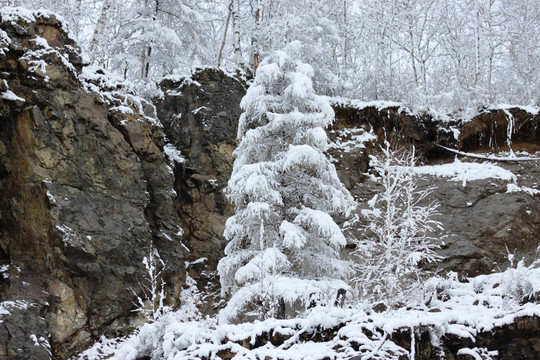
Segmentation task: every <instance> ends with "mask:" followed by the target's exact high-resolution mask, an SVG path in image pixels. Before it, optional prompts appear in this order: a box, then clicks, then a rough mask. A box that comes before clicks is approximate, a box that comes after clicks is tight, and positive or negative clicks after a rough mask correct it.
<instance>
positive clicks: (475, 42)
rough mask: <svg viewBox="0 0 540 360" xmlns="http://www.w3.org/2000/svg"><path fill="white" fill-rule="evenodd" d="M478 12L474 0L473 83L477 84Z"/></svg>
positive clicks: (478, 50) (478, 58)
mask: <svg viewBox="0 0 540 360" xmlns="http://www.w3.org/2000/svg"><path fill="white" fill-rule="evenodd" d="M479 16H480V15H479V14H478V0H474V85H475V86H476V85H478V81H479V80H480V64H479V62H480V48H479V47H480V31H479V29H478V27H479V24H478V22H479V19H478V18H479Z"/></svg>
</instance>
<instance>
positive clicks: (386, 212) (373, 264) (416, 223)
mask: <svg viewBox="0 0 540 360" xmlns="http://www.w3.org/2000/svg"><path fill="white" fill-rule="evenodd" d="M381 150H382V154H381V156H379V157H376V156H373V155H372V156H371V161H370V166H371V167H372V168H373V170H374V171H375V173H376V174H377V176H378V179H377V180H378V181H379V182H380V183H381V185H382V190H381V191H380V193H378V194H376V195H375V196H374V197H373V198H372V199H371V200H370V201H368V206H369V208H368V209H364V210H362V211H361V215H362V217H363V221H364V223H365V224H366V225H365V226H364V227H363V231H364V234H365V237H363V238H362V239H359V240H357V241H356V245H357V250H356V255H357V256H358V262H357V264H356V265H355V267H356V270H357V271H358V273H359V275H358V277H357V278H356V279H355V281H354V282H355V284H356V285H357V287H358V289H359V290H360V294H359V295H360V297H361V298H362V299H367V300H371V301H379V300H381V301H384V302H386V303H387V305H389V306H393V305H396V304H398V303H399V302H407V301H409V302H411V301H414V299H413V298H414V296H413V295H414V294H415V292H417V291H418V290H419V286H420V285H421V284H422V280H423V279H424V278H426V277H427V275H428V272H427V271H425V270H423V269H422V268H421V267H420V266H419V265H421V264H425V263H436V262H438V261H440V260H442V257H441V256H440V255H438V254H437V253H436V252H435V250H436V249H438V248H440V245H441V244H443V239H444V237H445V236H444V235H441V233H442V231H443V228H442V224H441V222H439V221H437V220H436V219H435V217H436V216H437V215H438V211H437V209H438V207H439V204H438V203H437V202H435V201H430V200H429V199H428V197H429V195H430V194H431V192H432V191H433V188H430V187H428V188H422V189H421V188H419V186H418V175H416V174H415V172H414V166H415V161H416V159H415V156H414V151H413V152H412V153H407V152H403V151H401V150H395V149H391V148H390V144H389V143H388V142H385V146H384V147H381ZM351 223H354V221H352V222H351Z"/></svg>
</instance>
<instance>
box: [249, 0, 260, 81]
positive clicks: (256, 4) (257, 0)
mask: <svg viewBox="0 0 540 360" xmlns="http://www.w3.org/2000/svg"><path fill="white" fill-rule="evenodd" d="M253 4H254V6H253V7H254V9H253V12H254V15H255V31H254V32H253V35H252V36H251V46H252V48H253V73H256V72H257V68H258V67H259V53H260V51H259V34H260V30H261V3H260V0H253Z"/></svg>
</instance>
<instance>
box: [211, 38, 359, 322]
mask: <svg viewBox="0 0 540 360" xmlns="http://www.w3.org/2000/svg"><path fill="white" fill-rule="evenodd" d="M298 53H299V44H298V43H292V44H291V45H289V46H288V48H287V50H286V52H285V51H277V52H275V53H273V54H272V55H271V56H269V57H268V58H266V59H265V60H264V61H263V62H262V63H261V65H260V67H259V69H258V71H257V75H256V77H255V80H254V83H253V84H252V85H251V86H250V88H249V89H248V91H247V94H246V96H245V97H244V98H243V99H242V102H241V106H242V109H243V110H244V113H243V114H242V116H241V117H240V123H239V129H238V138H240V139H241V142H240V144H239V146H238V148H237V149H236V151H235V154H236V156H237V159H236V160H235V162H234V167H233V173H232V176H231V179H230V181H229V184H228V187H227V192H228V197H229V199H230V200H231V201H232V202H233V203H234V204H235V205H236V213H235V214H234V215H233V216H231V217H230V218H229V219H228V220H227V223H226V228H225V237H226V238H227V239H228V240H229V243H228V245H227V247H226V249H225V254H226V256H225V257H224V258H223V259H222V260H221V261H220V262H219V265H218V271H219V275H220V277H221V285H222V295H223V296H232V297H231V298H230V300H229V302H228V305H227V307H226V308H225V309H224V310H223V311H222V314H221V319H222V321H227V320H228V319H231V318H235V317H236V316H237V315H238V313H239V312H240V311H242V312H249V310H250V309H251V310H253V309H255V312H254V313H252V315H254V316H255V317H259V318H265V317H272V316H278V315H279V316H283V315H284V309H283V308H284V306H287V309H288V310H287V313H290V312H291V311H292V310H290V309H291V305H292V304H295V306H297V307H298V306H300V305H304V306H305V305H306V304H309V303H313V302H316V301H318V300H323V299H324V298H325V297H335V295H336V292H337V290H339V289H340V288H346V287H347V285H346V284H345V283H344V282H343V281H341V280H340V279H342V278H345V277H346V276H347V275H348V274H349V272H350V266H349V264H348V263H347V262H345V261H342V260H340V257H339V249H340V247H342V246H343V245H345V237H344V236H343V234H342V232H341V229H340V228H339V226H338V225H337V224H336V223H335V222H334V220H333V219H332V217H331V216H332V215H333V214H338V213H341V214H348V213H349V211H350V210H351V209H352V208H353V199H352V197H351V195H350V194H349V192H348V191H347V190H346V189H345V187H344V186H343V184H342V183H341V182H340V180H339V178H338V176H337V173H336V170H335V167H334V165H333V164H332V163H331V162H330V160H329V159H328V158H327V157H326V156H325V154H324V151H325V150H326V148H327V145H328V144H327V143H328V140H327V136H326V133H325V131H324V128H325V127H327V126H328V125H330V124H331V123H332V121H333V119H334V112H333V110H332V108H331V107H330V106H329V104H328V103H327V102H326V101H325V100H324V99H323V98H322V97H319V96H318V95H316V94H315V93H314V91H313V87H312V82H311V77H312V76H313V69H312V67H311V66H309V65H307V64H304V63H302V62H300V61H298V60H296V58H295V56H297V54H298ZM285 304H287V305H285ZM278 308H279V311H278ZM278 313H279V314H278Z"/></svg>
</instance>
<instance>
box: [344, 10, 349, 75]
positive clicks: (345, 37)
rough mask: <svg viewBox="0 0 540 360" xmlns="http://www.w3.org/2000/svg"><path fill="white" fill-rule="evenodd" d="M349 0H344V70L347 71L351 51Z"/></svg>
mask: <svg viewBox="0 0 540 360" xmlns="http://www.w3.org/2000/svg"><path fill="white" fill-rule="evenodd" d="M347 22H348V19H347V0H343V28H344V31H343V72H344V73H346V72H347V52H348V51H349V40H348V38H347V29H348V24H347Z"/></svg>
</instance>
